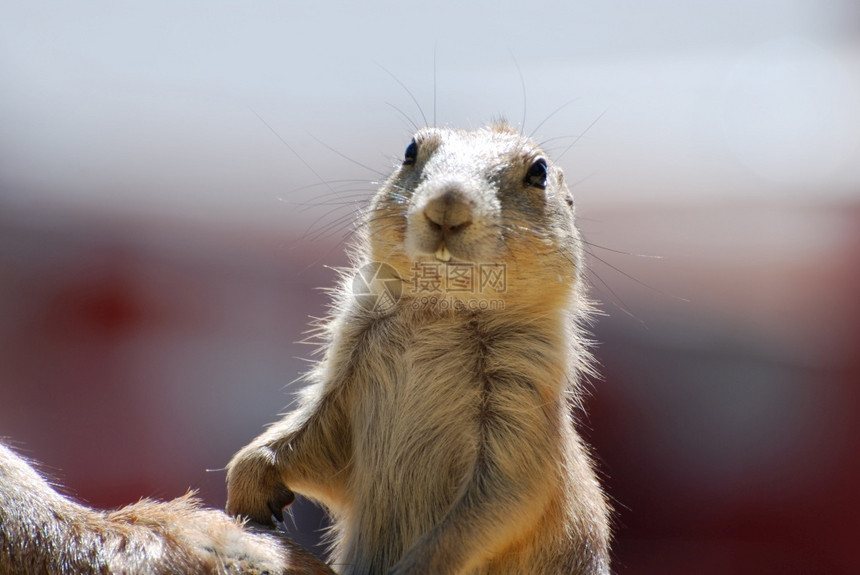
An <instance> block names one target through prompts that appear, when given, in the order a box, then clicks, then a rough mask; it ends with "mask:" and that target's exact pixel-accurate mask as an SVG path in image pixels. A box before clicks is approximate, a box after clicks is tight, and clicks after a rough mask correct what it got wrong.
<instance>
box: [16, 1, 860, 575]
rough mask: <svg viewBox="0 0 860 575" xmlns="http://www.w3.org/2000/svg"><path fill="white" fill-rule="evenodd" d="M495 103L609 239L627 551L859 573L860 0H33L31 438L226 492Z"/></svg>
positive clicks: (112, 501)
mask: <svg viewBox="0 0 860 575" xmlns="http://www.w3.org/2000/svg"><path fill="white" fill-rule="evenodd" d="M498 117H505V118H507V119H508V121H509V122H511V123H512V124H514V125H515V126H518V127H521V128H522V129H523V130H524V131H525V132H527V133H531V132H532V131H535V137H536V138H537V139H538V140H540V141H542V142H545V146H546V148H547V149H548V150H549V151H550V153H551V154H552V155H553V156H554V157H556V158H557V159H559V161H560V163H561V164H562V166H563V167H564V169H565V171H566V176H567V180H568V181H569V182H572V183H574V186H573V191H574V195H575V197H576V202H577V210H578V214H579V215H580V223H581V227H582V228H583V230H584V232H585V235H586V238H587V239H588V241H589V242H590V244H591V245H590V248H589V249H590V251H591V252H592V256H593V257H592V259H591V265H592V270H593V275H592V279H591V281H592V284H593V285H594V292H595V295H596V297H598V298H599V299H601V300H602V301H603V302H604V305H603V309H604V311H605V312H606V313H607V314H608V317H605V318H600V320H599V322H598V324H597V326H596V328H595V331H596V335H597V339H598V340H599V341H601V342H602V343H601V345H600V347H599V348H598V350H597V351H598V355H599V356H600V359H601V361H602V363H603V368H602V371H603V372H604V374H605V379H604V380H603V381H596V382H594V385H593V396H592V398H591V400H590V416H589V417H588V418H587V421H586V422H585V425H584V427H585V431H586V434H587V435H588V436H589V437H590V439H591V441H592V443H594V444H595V446H596V451H597V453H598V455H599V457H600V461H601V467H602V469H603V471H604V472H605V474H606V475H607V478H606V483H607V485H608V487H609V491H610V492H611V494H612V495H613V497H614V498H615V500H616V501H617V504H616V508H617V511H618V541H617V544H616V563H615V564H616V570H617V571H618V572H619V573H664V574H665V573H690V572H696V573H703V574H707V573H763V572H764V573H766V572H779V573H793V572H796V573H813V572H815V573H818V572H821V573H848V572H851V570H850V567H851V566H852V565H855V564H856V561H857V559H858V557H857V555H856V549H855V547H856V545H855V542H856V539H857V536H858V535H860V520H858V519H857V517H860V492H858V490H857V488H856V485H857V484H858V482H860V463H858V461H857V457H856V454H857V449H858V447H860V424H858V419H859V418H860V391H858V387H857V385H858V383H860V363H858V359H857V357H858V356H857V350H858V343H860V329H858V327H857V325H858V323H860V306H858V303H857V293H858V291H857V288H858V284H860V226H858V224H860V5H858V4H857V3H856V2H851V1H848V0H825V1H817V2H813V1H812V0H789V1H776V0H772V1H767V0H754V1H739V0H728V1H724V2H715V1H714V2H690V1H682V0H662V1H652V2H637V1H633V0H624V1H617V2H597V1H580V2H567V3H561V2H556V3H553V2H530V3H529V4H528V5H527V6H526V5H523V4H516V3H514V2H511V1H509V0H505V1H503V2H473V3H462V2H448V1H440V2H435V3H403V2H399V3H393V2H392V3H383V2H365V3H337V2H331V1H322V2H315V3H298V2H222V1H212V2H185V1H179V2H157V1H153V2H118V1H113V2H107V1H105V2H59V1H57V2H41V1H26V2H24V1H20V2H11V1H2V0H0V437H6V438H8V439H7V440H9V441H12V442H13V443H14V444H15V445H18V446H20V447H21V448H22V449H23V451H24V452H25V453H26V454H28V455H30V456H32V457H35V458H37V459H40V460H42V461H44V462H45V463H46V465H47V467H48V469H50V470H53V472H54V473H55V474H56V475H57V476H59V477H60V478H61V479H62V480H63V481H64V482H65V483H67V484H69V486H70V488H71V490H72V491H73V492H75V493H77V494H78V495H79V496H81V497H82V498H84V499H87V500H89V501H90V502H93V503H95V504H98V505H119V504H121V503H127V502H129V501H133V500H134V499H136V498H138V497H141V496H149V495H156V496H162V497H173V496H176V495H179V494H181V493H182V492H183V491H184V489H185V488H186V487H188V486H195V487H198V488H201V490H202V491H201V492H202V494H203V496H204V497H205V498H206V499H207V501H208V502H209V503H210V504H212V505H216V506H218V505H221V504H222V503H223V485H222V483H223V473H218V472H212V473H206V472H205V471H204V470H205V469H207V468H213V469H214V468H218V467H221V466H223V464H224V463H225V462H226V460H227V459H228V458H229V456H230V454H231V453H232V452H233V451H235V450H236V449H238V448H239V447H241V446H242V445H243V444H244V443H245V442H247V441H248V440H249V439H251V437H253V436H254V435H256V433H257V432H258V431H259V430H260V429H261V428H262V426H263V425H264V424H266V423H268V422H270V421H272V420H273V419H274V418H275V417H276V414H277V413H279V412H280V411H281V410H282V409H283V408H284V407H285V406H286V405H287V403H288V402H289V394H290V388H285V387H284V386H285V385H287V384H288V383H289V382H290V381H291V380H292V379H293V378H295V377H296V376H297V375H298V374H299V373H300V372H301V371H302V370H303V369H305V364H304V363H303V362H302V361H301V360H300V359H297V358H299V357H308V356H309V355H310V351H311V350H310V349H309V348H306V347H303V346H298V345H295V344H294V343H293V342H295V341H297V340H299V339H301V337H302V332H303V330H304V329H305V326H306V324H307V320H308V316H309V315H316V316H318V315H321V314H323V313H324V312H325V310H324V304H325V297H324V296H323V295H322V294H320V293H319V291H318V290H316V289H315V288H318V287H320V286H328V285H331V284H332V282H333V274H332V273H331V272H330V271H329V270H328V269H326V267H325V266H327V265H328V266H332V265H340V264H342V263H344V262H345V258H344V256H343V244H344V240H345V239H346V238H347V237H348V232H349V221H350V219H351V214H352V212H353V211H354V210H355V209H356V208H358V207H361V206H362V205H363V204H364V202H365V201H366V199H367V198H368V197H369V195H370V193H371V191H372V190H373V188H374V182H378V181H379V180H380V179H381V178H382V177H384V174H385V173H386V172H387V171H388V170H389V169H390V168H391V166H392V165H394V164H395V163H396V162H397V161H398V159H399V158H400V156H401V155H402V151H403V149H404V148H405V146H406V144H408V142H409V138H410V135H411V132H412V131H413V126H412V124H413V123H414V124H416V125H421V124H424V123H430V124H433V123H435V124H437V125H446V126H456V127H474V126H480V125H483V124H486V123H488V122H490V121H492V120H494V119H496V118H498ZM641 254H644V255H650V256H659V257H660V258H659V259H657V258H652V257H647V258H646V257H639V256H640V255H641ZM301 515H302V514H301V513H299V516H300V517H299V519H298V522H299V528H300V529H299V530H300V531H306V532H310V531H311V530H312V528H313V527H314V526H315V523H314V522H315V521H317V520H316V519H313V520H310V519H309V520H307V521H306V522H305V523H302V519H301Z"/></svg>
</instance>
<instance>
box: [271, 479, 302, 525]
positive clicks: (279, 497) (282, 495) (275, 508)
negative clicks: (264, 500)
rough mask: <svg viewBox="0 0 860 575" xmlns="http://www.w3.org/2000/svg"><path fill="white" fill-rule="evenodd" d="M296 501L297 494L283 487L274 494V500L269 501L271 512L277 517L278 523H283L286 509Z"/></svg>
mask: <svg viewBox="0 0 860 575" xmlns="http://www.w3.org/2000/svg"><path fill="white" fill-rule="evenodd" d="M295 500H296V495H295V493H293V492H292V491H290V490H289V489H287V488H286V487H284V486H283V485H282V486H280V487H278V489H277V491H275V493H273V494H272V498H271V499H269V503H268V505H269V511H271V512H272V515H274V516H275V519H277V520H278V522H280V523H283V522H284V509H285V508H286V507H289V506H290V505H292V504H293V501H295Z"/></svg>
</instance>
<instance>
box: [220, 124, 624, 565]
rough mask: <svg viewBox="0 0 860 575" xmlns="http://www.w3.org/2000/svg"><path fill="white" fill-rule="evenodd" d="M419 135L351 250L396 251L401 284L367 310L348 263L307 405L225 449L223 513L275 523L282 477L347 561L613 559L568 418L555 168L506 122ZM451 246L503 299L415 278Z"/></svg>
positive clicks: (570, 336) (569, 358)
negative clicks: (498, 278)
mask: <svg viewBox="0 0 860 575" xmlns="http://www.w3.org/2000/svg"><path fill="white" fill-rule="evenodd" d="M413 142H414V143H415V146H414V147H410V151H414V152H415V154H414V155H413V156H410V155H409V154H407V158H406V161H404V165H403V166H400V167H398V168H397V169H396V170H395V171H394V173H393V174H392V175H391V177H390V178H389V179H388V180H387V181H386V182H385V183H384V184H383V185H382V187H381V188H380V190H379V191H378V192H377V194H376V196H375V197H374V199H373V201H372V203H371V206H370V209H369V210H368V212H367V214H366V217H365V218H364V221H363V225H362V227H361V229H362V235H361V239H360V242H359V244H358V246H357V249H356V250H355V258H354V260H355V262H354V263H355V267H356V269H358V268H361V266H364V265H366V264H368V263H370V262H384V263H386V264H388V265H390V266H392V268H393V269H394V270H395V276H396V278H399V279H400V280H401V282H402V288H403V290H402V291H403V294H402V297H401V298H400V300H399V301H397V303H396V305H394V306H393V308H391V309H384V310H381V311H372V310H368V309H365V307H363V306H362V305H360V303H359V301H358V300H357V298H356V297H354V296H353V294H352V290H351V286H352V283H351V282H352V277H353V276H354V274H355V271H354V270H353V271H351V272H347V273H346V274H345V279H344V282H343V284H342V285H341V286H340V289H339V290H338V293H337V295H338V297H337V301H336V302H335V313H334V314H333V317H332V318H331V319H330V320H329V321H328V322H327V323H325V324H324V326H323V336H324V350H325V355H324V357H323V359H322V360H321V361H320V362H319V364H318V365H317V366H316V368H315V369H314V370H313V371H312V373H310V374H309V376H308V379H309V383H310V385H309V386H308V387H306V388H305V389H304V390H303V392H302V395H301V400H300V402H299V405H298V407H297V408H296V409H295V410H294V411H293V412H292V413H290V414H288V415H287V416H286V417H284V419H282V420H281V421H279V422H277V423H275V424H274V425H272V426H271V427H270V428H269V429H268V430H267V431H266V432H265V433H263V434H262V435H260V436H259V437H258V438H256V439H255V440H254V441H253V442H251V444H250V445H248V446H246V447H245V448H243V449H242V450H241V451H239V453H237V454H236V455H235V457H234V458H233V460H232V461H231V462H230V464H229V467H228V503H227V510H228V512H229V513H232V514H238V515H244V516H247V517H251V518H252V519H254V520H256V521H260V522H267V521H270V517H271V514H272V512H273V511H275V512H277V510H278V509H279V508H280V507H281V506H282V505H284V504H287V503H289V501H290V497H291V494H290V491H289V490H295V491H297V492H299V493H302V494H304V495H306V496H308V497H310V498H312V499H314V500H316V501H318V502H321V503H322V504H323V505H325V507H326V508H327V509H328V510H329V511H330V512H331V514H332V517H333V519H334V528H333V529H334V530H333V534H334V544H333V557H332V566H334V567H335V568H336V569H338V570H339V571H340V572H341V573H344V574H361V575H377V574H379V575H381V574H391V575H405V574H413V575H414V574H427V575H442V574H464V575H465V574H469V575H477V574H486V575H490V574H492V575H514V574H521V575H531V574H556V573H576V574H588V575H597V574H604V573H608V572H609V559H608V545H609V537H610V533H609V525H608V522H609V521H608V509H607V504H606V502H605V500H604V496H603V494H602V491H601V489H600V486H599V484H598V481H597V479H596V477H595V474H594V472H593V470H592V465H591V463H590V459H589V457H588V454H587V449H586V448H585V447H584V445H583V443H582V441H581V440H580V438H579V436H578V434H577V432H576V430H575V427H574V422H573V417H572V407H573V406H575V405H578V403H579V401H578V398H579V385H580V378H581V376H582V374H583V373H584V372H585V371H587V370H588V357H589V356H588V354H587V351H586V350H585V338H584V336H583V334H582V332H581V327H580V326H581V323H582V322H583V321H584V319H585V317H586V314H587V311H588V303H587V300H586V296H585V292H584V287H583V279H582V248H581V240H580V236H579V233H578V231H577V229H576V227H575V225H574V210H573V201H572V198H571V197H570V192H569V190H568V189H567V187H566V185H565V184H564V182H563V176H562V173H561V170H560V169H559V168H558V167H557V166H555V165H553V164H552V163H551V162H549V161H548V160H546V155H545V154H544V153H543V152H542V151H541V150H540V149H539V148H538V147H537V145H536V144H535V143H534V142H533V141H531V140H530V139H528V138H525V137H523V136H521V135H520V134H518V133H517V132H515V131H513V130H511V129H510V128H508V127H506V126H504V125H498V126H494V127H492V128H486V129H481V130H477V131H474V132H462V131H454V130H444V129H435V128H433V129H429V128H428V129H424V130H422V131H420V132H419V133H418V134H417V135H416V136H415V139H414V140H413ZM539 158H543V159H544V161H546V162H547V165H548V167H547V173H546V181H545V185H543V186H541V185H540V183H541V182H540V167H539V166H537V167H536V164H538V163H540V160H539ZM534 169H536V170H537V172H536V173H537V177H532V176H530V174H532V173H533V172H532V170H534ZM442 248H444V249H446V250H448V253H449V254H450V257H451V262H454V263H457V262H460V263H464V262H465V263H475V264H480V263H490V264H492V263H500V262H501V263H503V264H504V265H505V268H506V272H507V286H506V288H505V289H504V290H503V291H502V293H497V294H492V297H493V298H495V299H496V300H498V301H500V302H502V305H503V309H501V306H496V307H494V308H492V309H490V308H487V309H478V308H476V307H475V306H472V307H469V306H470V299H471V300H474V299H475V298H476V297H477V298H487V297H489V296H488V295H487V294H478V295H475V294H474V293H470V294H463V293H460V292H454V291H451V290H449V291H446V292H443V293H442V294H439V295H440V296H441V298H444V301H445V302H447V303H446V304H444V305H443V303H442V301H441V300H428V299H425V298H424V296H426V295H428V294H427V293H426V292H422V291H421V290H418V291H417V293H413V288H414V287H415V286H417V284H413V283H410V282H411V279H413V277H412V276H413V274H414V271H413V270H414V268H413V266H414V265H415V264H416V263H419V264H420V263H425V264H431V265H435V263H437V262H439V261H440V260H445V259H447V256H446V252H445V251H444V250H443V249H442ZM375 293H382V292H375ZM497 303H498V302H497ZM454 308H458V309H454ZM287 488H288V489H287Z"/></svg>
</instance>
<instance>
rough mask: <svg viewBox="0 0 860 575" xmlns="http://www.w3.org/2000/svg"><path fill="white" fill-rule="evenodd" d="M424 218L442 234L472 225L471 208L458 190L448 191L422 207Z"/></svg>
mask: <svg viewBox="0 0 860 575" xmlns="http://www.w3.org/2000/svg"><path fill="white" fill-rule="evenodd" d="M424 216H425V217H426V218H427V219H428V220H429V221H430V223H431V224H432V225H433V226H435V227H437V228H438V229H441V230H442V232H443V233H447V232H455V231H457V230H460V229H462V228H465V227H466V226H468V225H469V224H471V223H472V206H471V205H470V204H469V202H468V201H467V200H466V198H465V197H464V195H463V193H462V192H460V191H459V190H448V191H446V192H444V193H443V194H441V195H439V196H437V197H435V198H433V199H432V200H430V201H429V202H427V205H426V206H424Z"/></svg>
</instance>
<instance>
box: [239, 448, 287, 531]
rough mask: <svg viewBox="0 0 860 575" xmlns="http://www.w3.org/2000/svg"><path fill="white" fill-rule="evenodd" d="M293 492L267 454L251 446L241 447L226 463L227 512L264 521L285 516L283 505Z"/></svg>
mask: <svg viewBox="0 0 860 575" xmlns="http://www.w3.org/2000/svg"><path fill="white" fill-rule="evenodd" d="M295 498H296V496H295V495H294V494H293V492H292V491H291V490H290V488H289V487H287V486H286V485H285V484H284V480H283V478H282V477H281V474H280V472H279V471H278V470H277V469H276V468H275V466H274V465H272V463H271V460H270V458H268V457H266V456H264V455H262V454H260V453H259V452H257V451H256V450H253V449H243V450H242V451H240V452H239V453H237V454H236V455H235V456H234V457H233V460H232V461H230V463H229V464H228V465H227V513H229V514H230V515H239V516H242V517H246V518H248V519H250V520H251V521H255V522H257V523H261V524H263V525H268V526H272V525H274V521H273V520H272V519H273V516H274V519H275V520H277V521H283V520H284V508H285V507H287V506H289V505H290V504H292V502H293V501H294V500H295Z"/></svg>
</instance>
